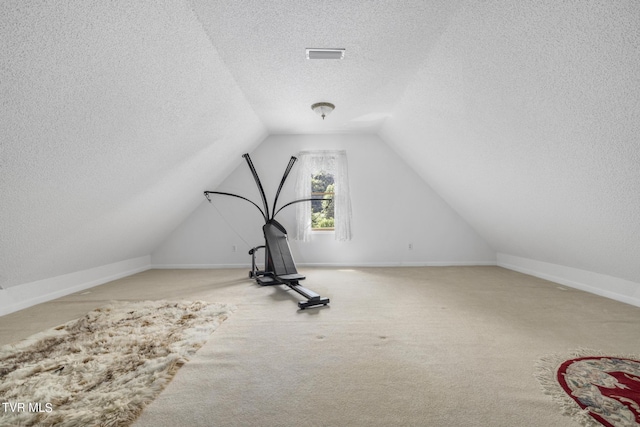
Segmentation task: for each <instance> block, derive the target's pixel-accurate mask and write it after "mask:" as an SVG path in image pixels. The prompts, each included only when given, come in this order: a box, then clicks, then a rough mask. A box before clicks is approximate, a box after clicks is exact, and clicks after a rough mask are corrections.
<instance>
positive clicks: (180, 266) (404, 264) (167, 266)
mask: <svg viewBox="0 0 640 427" xmlns="http://www.w3.org/2000/svg"><path fill="white" fill-rule="evenodd" d="M465 265H466V266H473V265H496V263H495V262H494V261H453V262H441V261H438V262H403V261H398V262H356V263H353V262H344V263H342V262H297V263H296V266H297V267H329V268H350V267H353V268H357V267H451V266H465ZM151 268H154V269H208V268H210V269H221V268H251V264H249V263H246V264H153V265H152V266H151Z"/></svg>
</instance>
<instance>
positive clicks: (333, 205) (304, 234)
mask: <svg viewBox="0 0 640 427" xmlns="http://www.w3.org/2000/svg"><path fill="white" fill-rule="evenodd" d="M298 160H299V164H298V176H297V179H296V188H295V191H296V199H310V198H316V197H317V198H318V199H320V200H314V201H312V202H306V203H298V204H297V206H296V230H295V234H294V235H293V237H294V239H297V240H303V241H308V240H311V234H312V232H313V231H328V230H334V231H335V233H334V234H335V239H336V240H351V200H350V198H349V174H348V172H347V153H346V151H303V152H301V153H299V154H298Z"/></svg>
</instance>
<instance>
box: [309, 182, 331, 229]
mask: <svg viewBox="0 0 640 427" xmlns="http://www.w3.org/2000/svg"><path fill="white" fill-rule="evenodd" d="M334 181H335V179H334V176H333V174H332V173H330V172H326V171H320V172H316V173H312V174H311V197H314V198H318V199H320V200H315V201H313V202H311V229H312V230H317V231H330V230H334V229H335V228H334V225H335V221H334V216H335V205H334V204H333V196H334V194H335V191H334V189H335V183H334Z"/></svg>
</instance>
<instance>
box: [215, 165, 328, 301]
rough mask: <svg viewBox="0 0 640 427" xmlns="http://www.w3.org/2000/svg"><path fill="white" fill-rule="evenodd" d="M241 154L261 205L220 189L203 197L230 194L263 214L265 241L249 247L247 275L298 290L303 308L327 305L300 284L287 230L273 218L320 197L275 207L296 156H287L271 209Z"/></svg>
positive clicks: (265, 282)
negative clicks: (261, 255)
mask: <svg viewBox="0 0 640 427" xmlns="http://www.w3.org/2000/svg"><path fill="white" fill-rule="evenodd" d="M242 157H243V158H244V159H245V160H246V162H247V165H248V166H249V169H250V170H251V174H252V175H253V179H254V180H255V182H256V185H257V186H258V191H259V193H260V197H261V199H262V205H263V208H264V209H263V208H260V206H258V205H257V204H256V203H255V202H253V201H251V200H249V199H247V198H246V197H242V196H239V195H237V194H232V193H225V192H222V191H205V192H204V196H205V197H206V198H207V200H208V201H209V203H212V202H211V197H210V195H211V194H218V195H223V196H231V197H237V198H239V199H242V200H246V201H247V202H249V203H251V204H252V205H253V206H255V207H256V208H258V210H259V211H260V213H261V214H262V217H263V219H264V221H265V224H264V226H262V232H263V234H264V240H265V244H264V245H261V246H256V247H254V248H251V250H249V255H251V270H250V271H249V277H250V278H251V279H255V281H256V282H257V283H258V284H259V285H261V286H270V285H285V286H287V287H288V288H289V289H291V290H293V291H295V292H297V293H298V294H300V295H302V296H303V297H305V298H306V301H299V302H298V307H299V308H300V309H301V310H304V309H305V308H307V307H314V306H320V305H322V306H326V305H327V304H329V298H324V297H321V296H320V295H318V294H317V293H315V292H313V291H312V290H310V289H307V288H305V287H303V286H301V285H300V281H301V280H304V279H305V276H303V275H302V274H299V273H298V270H297V269H296V264H295V262H294V260H293V256H292V255H291V249H290V247H289V240H288V238H287V230H286V229H285V228H284V227H283V226H282V224H280V223H279V222H278V221H276V220H275V216H276V215H277V214H278V213H279V212H280V211H281V210H282V209H284V208H286V207H288V206H291V205H293V204H295V203H302V202H309V201H313V200H322V199H319V198H317V197H316V198H309V199H299V200H294V201H293V202H289V203H287V204H285V205H283V206H282V207H281V208H280V209H278V210H276V207H277V204H278V197H279V196H280V191H281V190H282V187H283V185H284V183H285V181H286V180H287V177H288V176H289V173H290V172H291V169H292V168H293V165H294V164H295V162H296V161H297V160H298V159H297V158H296V157H293V156H291V159H289V164H288V165H287V168H286V169H285V171H284V175H283V176H282V180H281V181H280V186H279V187H278V191H277V192H276V196H275V199H274V201H273V209H272V210H269V203H268V202H267V197H266V195H265V192H264V189H263V188H262V183H261V182H260V178H259V177H258V173H257V172H256V168H255V167H254V165H253V162H252V161H251V157H250V156H249V154H243V155H242ZM260 249H263V250H264V254H265V257H264V270H260V269H259V268H258V264H257V262H256V254H257V252H258V250H260Z"/></svg>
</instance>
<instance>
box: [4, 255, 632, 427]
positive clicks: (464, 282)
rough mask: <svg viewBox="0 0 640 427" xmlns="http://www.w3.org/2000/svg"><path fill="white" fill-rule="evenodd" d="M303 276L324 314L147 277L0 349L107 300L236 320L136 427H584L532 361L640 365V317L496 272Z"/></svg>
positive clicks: (152, 274)
mask: <svg viewBox="0 0 640 427" xmlns="http://www.w3.org/2000/svg"><path fill="white" fill-rule="evenodd" d="M303 273H305V274H306V275H307V277H308V279H307V281H306V282H305V285H306V286H308V287H309V288H311V289H313V290H314V291H316V292H318V293H320V294H321V295H323V296H329V297H330V298H331V305H330V307H328V308H319V309H307V310H305V311H298V310H297V306H296V301H297V299H298V296H297V294H295V293H293V292H285V291H282V290H280V289H278V288H276V287H264V288H260V287H258V286H257V285H255V284H254V283H253V282H251V281H249V280H248V279H247V278H246V271H244V270H183V271H176V270H171V271H170V270H151V271H147V272H144V273H140V274H138V275H135V276H132V277H129V278H125V279H121V280H118V281H116V282H112V283H110V284H107V285H103V286H100V287H97V288H94V289H91V290H89V291H88V292H89V293H83V292H81V293H79V294H76V295H71V296H68V297H65V298H62V299H60V300H57V301H53V302H50V303H46V304H42V305H40V306H37V307H33V308H30V309H28V310H24V311H22V312H19V313H14V314H11V315H9V316H5V317H2V318H0V344H6V343H8V342H11V341H15V340H17V339H20V338H23V337H26V336H28V335H31V334H32V333H35V332H38V331H41V330H43V329H46V328H49V327H51V326H55V325H57V324H60V323H63V322H65V321H68V320H71V319H73V318H76V317H79V315H81V314H83V313H85V312H87V311H89V310H91V309H93V308H96V307H98V306H100V305H103V304H104V303H105V302H107V301H109V300H112V299H128V300H142V299H176V298H181V299H188V300H205V301H212V302H216V301H224V302H227V303H231V304H234V305H236V306H237V307H238V309H237V311H236V312H235V313H234V314H233V316H231V317H230V318H229V319H228V320H227V321H226V322H224V323H223V324H222V325H221V326H220V327H219V328H218V330H217V331H216V332H215V334H213V335H212V336H211V338H210V339H209V341H208V342H207V343H206V344H205V345H204V346H203V347H202V348H201V349H200V350H199V351H198V353H196V355H195V356H194V357H193V358H192V359H191V361H190V362H189V363H187V364H186V365H185V366H183V367H182V368H181V369H180V370H179V371H178V373H177V375H176V376H175V378H174V379H173V381H172V382H171V383H170V384H169V385H168V386H167V388H166V389H165V390H164V391H163V392H162V393H161V394H160V396H158V398H157V399H156V400H155V401H154V402H153V403H151V404H150V405H149V406H148V407H147V408H146V409H145V410H144V411H143V413H142V415H141V417H140V418H139V419H138V420H137V422H136V423H135V424H134V425H135V426H138V427H146V426H149V427H151V426H176V425H189V426H392V425H393V426H505V427H506V426H509V427H512V426H541V427H543V426H544V427H549V426H573V425H576V426H577V425H578V424H576V423H575V422H574V421H573V420H572V419H571V418H569V417H567V416H564V415H562V414H561V411H560V409H559V408H558V405H557V404H556V403H555V402H553V400H552V399H551V398H550V397H549V396H548V395H545V394H544V393H543V392H542V390H541V387H540V385H539V384H538V382H537V380H536V379H535V377H534V373H535V363H536V361H537V360H538V359H539V358H540V357H541V356H544V355H547V354H552V353H562V352H566V351H569V350H572V349H575V348H593V349H598V350H601V351H604V352H610V353H616V354H638V353H640V333H639V332H638V331H640V308H638V307H633V306H629V305H626V304H623V303H619V302H616V301H612V300H608V299H604V298H601V297H598V296H595V295H591V294H586V293H583V292H580V291H576V290H572V289H567V288H565V287H562V286H560V285H557V284H554V283H550V282H546V281H543V280H540V279H536V278H533V277H530V276H526V275H522V274H519V273H516V272H512V271H509V270H505V269H501V268H499V267H432V268H369V269H362V268H358V269H352V270H347V269H344V270H338V269H304V271H303Z"/></svg>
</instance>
